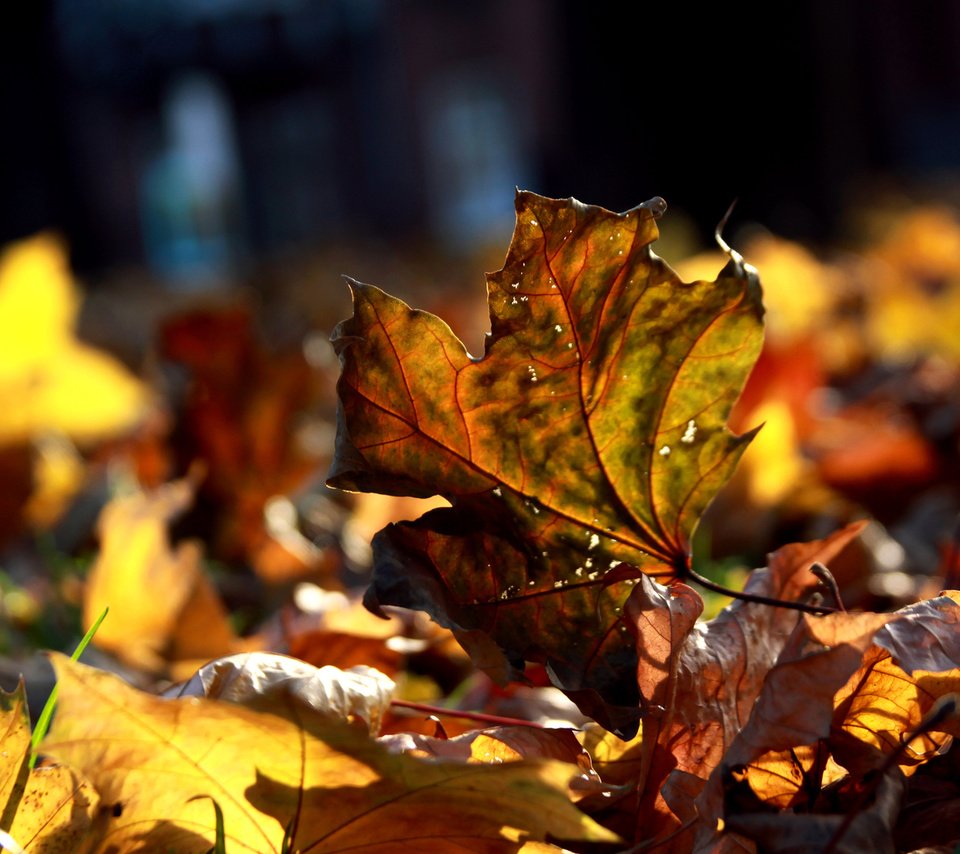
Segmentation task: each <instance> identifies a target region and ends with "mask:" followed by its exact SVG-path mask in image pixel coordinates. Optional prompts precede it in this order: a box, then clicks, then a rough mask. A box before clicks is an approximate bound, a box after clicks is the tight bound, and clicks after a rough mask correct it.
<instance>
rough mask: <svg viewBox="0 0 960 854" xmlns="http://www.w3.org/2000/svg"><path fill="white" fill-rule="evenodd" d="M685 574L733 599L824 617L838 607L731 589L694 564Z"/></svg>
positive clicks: (686, 569) (715, 591) (685, 570)
mask: <svg viewBox="0 0 960 854" xmlns="http://www.w3.org/2000/svg"><path fill="white" fill-rule="evenodd" d="M683 575H684V576H686V577H688V578H690V579H692V580H693V581H695V582H696V583H697V584H699V585H700V586H701V587H706V588H707V590H712V591H713V592H714V593H720V594H721V595H723V596H730V597H731V598H733V599H740V600H741V601H743V602H754V603H756V604H757V605H769V606H770V607H771V608H787V609H789V610H791V611H800V612H802V613H804V614H814V615H815V616H818V617H822V616H823V615H824V614H833V613H835V612H836V610H837V609H836V608H831V607H829V606H828V605H809V604H807V603H806V602H789V601H787V600H786V599H774V598H772V597H770V596H759V595H758V594H756V593H745V592H744V591H742V590H731V589H730V588H729V587H724V586H723V585H722V584H717V582H715V581H711V580H710V579H709V578H705V577H704V576H702V575H701V574H700V573H699V572H697V571H696V570H695V569H694V568H693V567H692V566H688V567H686V568H685V569H684V571H683ZM681 577H682V576H681Z"/></svg>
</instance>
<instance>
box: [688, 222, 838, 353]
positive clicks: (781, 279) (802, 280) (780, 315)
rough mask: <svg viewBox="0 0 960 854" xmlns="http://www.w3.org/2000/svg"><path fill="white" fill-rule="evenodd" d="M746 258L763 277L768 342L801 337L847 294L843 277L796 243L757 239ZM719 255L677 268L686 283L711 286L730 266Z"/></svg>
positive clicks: (770, 237)
mask: <svg viewBox="0 0 960 854" xmlns="http://www.w3.org/2000/svg"><path fill="white" fill-rule="evenodd" d="M744 256H745V257H747V258H749V259H750V263H751V265H753V266H754V267H756V268H757V270H758V271H759V272H760V276H761V279H762V281H763V303H764V306H765V307H766V310H767V313H766V316H765V318H764V319H765V322H766V331H767V335H768V337H770V338H771V339H776V340H791V339H794V338H799V337H802V336H803V335H806V334H807V333H808V332H810V331H812V330H816V329H817V328H818V327H819V325H820V324H822V323H823V322H824V321H825V320H827V318H828V316H829V314H830V312H831V311H832V310H833V307H834V306H835V305H836V303H837V301H838V299H839V298H840V296H842V294H843V293H844V290H845V283H844V279H843V276H842V274H841V273H840V272H839V271H838V270H836V269H835V268H833V267H830V266H828V265H826V264H822V263H821V262H820V261H818V260H817V259H816V257H814V256H813V255H812V254H811V253H810V252H808V251H807V250H806V249H804V248H803V247H802V246H800V245H799V244H796V243H792V242H790V241H789V240H783V239H781V238H778V237H774V236H773V235H771V234H764V235H761V236H758V237H755V238H753V239H752V240H751V241H750V242H749V244H748V245H747V247H746V248H745V249H744ZM727 260H728V259H727V256H726V255H724V254H723V253H721V252H704V253H702V254H701V255H695V256H693V257H692V258H687V259H685V260H683V261H681V262H680V263H679V264H677V265H676V268H677V272H678V274H679V275H680V277H681V279H683V281H685V282H692V281H698V280H702V281H707V282H709V281H712V280H713V279H714V278H715V277H716V275H717V273H718V272H719V271H720V270H722V269H723V266H724V265H725V264H726V263H727Z"/></svg>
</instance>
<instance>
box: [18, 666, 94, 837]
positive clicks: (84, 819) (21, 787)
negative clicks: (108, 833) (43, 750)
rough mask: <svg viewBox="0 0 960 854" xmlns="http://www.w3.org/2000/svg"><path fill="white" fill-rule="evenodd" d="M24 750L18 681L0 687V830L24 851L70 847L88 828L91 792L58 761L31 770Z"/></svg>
mask: <svg viewBox="0 0 960 854" xmlns="http://www.w3.org/2000/svg"><path fill="white" fill-rule="evenodd" d="M30 750H31V746H30V718H29V715H28V714H27V699H26V692H25V690H24V686H23V682H21V683H20V685H18V686H17V689H16V690H15V691H14V692H12V693H9V694H8V693H7V692H6V691H0V830H3V831H5V832H6V833H8V834H9V836H10V839H12V840H13V841H15V842H16V843H17V844H18V845H20V847H21V848H22V849H25V850H28V851H45V852H48V851H49V852H53V851H76V850H78V849H79V847H80V843H81V840H83V838H84V837H85V835H86V834H87V833H88V831H89V830H90V827H91V822H92V820H93V816H94V813H95V812H96V808H97V803H98V800H97V796H96V793H95V792H94V791H93V790H92V788H91V786H90V784H89V783H88V782H87V781H86V780H84V779H83V778H82V777H81V776H80V775H79V774H77V773H76V772H75V771H74V770H73V769H71V768H67V767H65V766H63V765H44V766H41V767H39V768H33V769H31V768H30V767H29V758H30ZM4 844H6V843H4Z"/></svg>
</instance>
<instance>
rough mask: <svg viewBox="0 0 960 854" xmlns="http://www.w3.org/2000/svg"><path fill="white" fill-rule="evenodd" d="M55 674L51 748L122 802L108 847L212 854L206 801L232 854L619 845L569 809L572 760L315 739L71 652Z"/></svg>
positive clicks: (106, 831) (108, 828) (316, 732)
mask: <svg viewBox="0 0 960 854" xmlns="http://www.w3.org/2000/svg"><path fill="white" fill-rule="evenodd" d="M54 667H55V668H56V670H57V675H58V678H59V683H58V684H59V686H60V687H59V691H60V695H59V707H58V713H57V717H56V720H55V721H54V726H53V730H52V731H51V733H50V736H49V738H48V740H47V741H46V742H45V743H44V745H43V749H44V751H45V752H46V753H49V754H50V755H52V756H55V757H57V758H58V759H60V760H61V761H69V762H70V763H71V764H72V765H74V766H75V767H78V768H81V769H83V770H84V771H85V772H86V773H88V774H89V776H90V778H91V780H92V781H93V783H94V785H95V786H96V788H97V790H98V791H99V792H100V795H101V799H102V801H103V802H104V803H105V804H108V805H110V806H111V807H112V809H111V810H109V811H107V819H106V822H105V826H104V828H103V836H102V838H101V839H100V840H99V847H97V848H96V849H95V850H96V851H98V852H106V851H119V850H156V851H163V850H175V851H180V852H187V851H190V852H192V851H197V852H200V851H205V850H208V849H209V847H210V845H211V844H212V841H213V837H214V831H215V819H214V809H213V807H212V805H211V804H210V802H209V800H207V798H213V799H214V800H215V801H216V802H217V804H219V806H220V807H221V809H222V811H223V816H224V827H225V831H226V838H227V846H228V850H230V851H231V852H240V851H255V852H258V854H266V852H274V851H279V850H280V847H281V844H282V840H283V837H284V830H285V828H289V829H290V836H291V840H292V841H291V846H290V850H292V851H306V850H314V851H324V852H331V853H332V852H338V851H353V852H356V851H371V852H373V851H376V852H381V854H389V852H406V854H409V852H410V851H413V850H424V851H430V852H437V854H446V853H447V852H449V853H450V854H453V852H457V854H462V852H464V851H471V852H481V854H482V852H490V854H494V852H496V854H503V852H511V851H517V850H519V849H520V847H521V845H522V844H523V842H526V841H528V840H530V841H538V840H544V839H545V838H546V836H547V834H548V833H549V834H550V835H552V836H553V837H556V838H560V839H579V840H590V841H615V839H616V838H615V837H614V836H613V835H612V834H611V833H610V832H609V831H606V830H604V829H603V828H601V827H600V826H599V825H597V824H595V823H594V822H593V821H592V820H591V819H589V818H587V817H586V816H585V815H584V814H583V813H581V812H579V811H578V810H577V808H576V807H575V806H574V805H573V804H572V803H571V802H570V800H569V798H568V796H567V794H566V786H567V782H568V780H569V778H570V776H571V774H570V769H571V766H570V765H569V764H568V763H565V762H556V761H550V760H540V761H537V762H511V763H506V764H503V765H475V764H463V763H454V762H428V761H423V760H420V759H416V758H414V757H410V756H403V755H393V754H390V753H388V752H387V751H386V750H384V749H383V747H382V746H381V745H379V744H377V743H376V741H374V740H373V739H371V738H370V737H369V735H368V734H367V733H366V731H365V729H363V728H359V727H352V726H349V725H345V724H334V725H331V726H330V727H329V728H327V729H319V728H314V729H313V730H312V731H311V732H307V731H305V730H303V729H301V728H300V727H298V726H296V725H295V724H294V723H292V722H291V721H289V720H285V719H284V718H281V717H278V716H276V715H273V714H267V713H263V712H255V711H252V710H250V709H247V708H244V707H242V706H237V705H234V704H232V703H228V702H219V701H215V700H205V699H196V698H190V699H184V700H162V699H159V698H157V697H153V696H150V695H148V694H145V693H142V692H140V691H137V690H135V689H133V688H131V687H129V686H128V685H125V684H124V683H123V682H121V681H120V680H119V679H117V678H116V677H114V676H111V675H108V674H106V673H103V672H100V671H97V670H94V669H92V668H88V667H84V666H83V665H80V664H76V663H74V662H71V661H69V660H68V659H66V658H65V657H63V656H56V657H55V658H54ZM198 796H200V798H201V799H200V800H196V798H197V797H198ZM203 796H206V797H203ZM138 846H140V847H138Z"/></svg>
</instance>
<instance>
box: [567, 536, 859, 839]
mask: <svg viewBox="0 0 960 854" xmlns="http://www.w3.org/2000/svg"><path fill="white" fill-rule="evenodd" d="M862 529H863V524H862V523H858V524H854V525H850V526H848V527H846V528H844V529H842V530H840V531H837V532H836V533H834V534H832V535H831V536H829V537H827V538H826V539H824V540H816V541H814V542H810V543H794V544H791V545H787V546H784V547H783V548H781V549H778V550H777V551H776V552H774V553H773V554H772V555H770V557H769V558H768V565H767V567H766V568H763V569H757V570H755V571H754V572H752V573H751V574H750V577H749V578H748V579H747V583H746V585H745V587H744V591H745V592H747V593H752V594H755V595H760V596H767V597H771V598H775V599H783V600H793V601H796V600H803V599H806V598H807V597H808V596H809V595H810V593H811V592H813V590H814V589H815V588H816V587H817V585H818V583H819V582H818V580H817V578H816V576H814V575H813V574H812V573H811V572H810V571H809V568H810V566H811V564H813V563H814V562H815V561H819V562H822V563H829V562H830V561H831V560H832V559H833V558H834V557H836V556H837V555H838V554H840V552H842V551H843V549H844V548H845V547H846V546H847V545H848V544H849V543H850V542H851V541H852V540H853V539H854V538H855V537H856V536H857V535H858V533H859V532H860V531H861V530H862ZM694 596H695V594H694V593H693V591H692V590H690V589H689V588H687V587H685V586H684V585H677V584H675V585H671V587H670V588H664V587H663V586H662V585H658V584H657V583H656V582H653V581H652V580H649V579H647V580H644V582H643V584H642V585H640V586H638V587H637V589H636V591H635V592H634V594H633V597H632V598H631V600H630V602H629V603H628V605H627V614H628V616H629V617H630V618H631V619H632V621H633V625H634V630H635V631H636V632H637V633H638V641H637V645H638V649H641V650H646V651H648V652H647V653H645V654H642V655H643V656H644V657H643V658H642V659H641V662H640V671H638V678H639V680H640V681H641V683H643V684H645V685H647V686H648V687H646V688H645V692H650V694H651V698H652V699H651V704H652V707H651V709H650V713H649V714H648V715H647V716H646V717H645V718H644V720H643V734H642V737H641V738H637V739H636V740H634V741H632V742H630V743H628V744H620V743H618V742H616V741H615V740H614V739H613V738H612V737H609V736H608V737H607V738H605V739H603V740H602V741H601V743H600V744H596V743H595V742H592V743H591V742H590V741H588V743H587V745H586V746H587V748H588V750H590V753H591V755H592V756H593V758H594V762H595V765H596V767H597V769H598V771H599V773H600V776H601V777H602V778H603V780H604V781H605V782H610V783H617V784H624V783H628V782H629V783H633V784H634V786H635V788H636V791H637V798H636V800H635V801H634V802H623V803H621V804H619V805H618V809H619V812H620V813H621V815H620V816H619V817H618V819H617V820H616V821H615V822H614V823H613V824H612V826H614V827H616V828H617V829H618V830H620V832H621V833H623V834H624V835H631V834H633V835H634V839H635V841H640V840H644V839H651V838H654V837H659V836H662V835H665V834H667V833H671V832H673V831H675V830H676V829H677V828H678V827H679V824H680V822H679V821H678V820H677V812H678V810H680V811H682V810H683V809H684V804H683V803H682V801H683V799H684V798H685V797H686V796H687V795H688V794H689V793H690V792H693V793H694V796H695V795H697V794H699V790H697V789H696V787H692V786H690V785H686V784H685V785H683V786H679V787H677V786H674V787H672V788H671V787H670V786H668V785H667V784H669V782H670V781H671V780H673V779H674V778H683V777H685V776H691V775H692V776H695V777H696V778H698V779H699V780H700V781H701V782H702V781H705V780H706V779H707V778H708V777H710V775H711V773H712V772H713V770H714V769H715V768H716V767H717V765H718V764H719V763H720V761H721V759H722V758H723V757H724V752H725V751H726V750H727V748H729V746H730V745H731V743H732V742H733V741H734V739H735V738H736V736H737V733H738V732H740V730H741V728H742V727H743V726H744V724H745V723H746V722H747V720H748V719H749V717H750V713H751V710H752V709H753V706H754V703H755V701H756V699H757V697H758V696H759V695H760V693H761V690H762V688H763V685H764V680H765V679H767V678H768V675H769V673H770V670H771V668H772V667H773V666H774V664H775V663H776V661H777V658H778V656H779V655H780V653H781V651H782V650H783V649H784V646H785V645H786V643H787V639H788V637H789V636H790V634H791V632H793V631H794V629H795V627H796V626H797V623H798V621H799V619H800V618H799V615H798V614H797V612H796V611H788V610H786V609H782V608H771V607H769V606H767V605H762V604H757V603H751V602H745V601H742V600H738V601H736V602H733V603H732V604H731V605H729V606H727V607H726V608H725V609H724V610H723V611H722V612H721V613H720V614H719V615H718V616H717V617H715V618H714V619H713V620H711V621H710V622H708V623H701V624H696V623H695V621H696V617H697V616H698V614H699V610H698V608H697V607H696V602H697V600H696V599H694ZM854 666H855V665H854ZM834 690H836V689H834ZM671 793H673V794H675V798H674V799H673V800H672V801H669V802H668V800H667V797H668V796H669V795H671ZM686 808H687V809H690V810H692V804H688V805H687V806H686ZM628 823H629V825H630V827H629V829H628V828H627V827H626V826H625V825H627V824H628ZM676 844H679V842H677V843H676Z"/></svg>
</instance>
